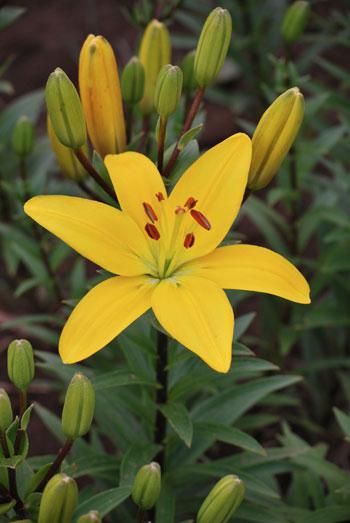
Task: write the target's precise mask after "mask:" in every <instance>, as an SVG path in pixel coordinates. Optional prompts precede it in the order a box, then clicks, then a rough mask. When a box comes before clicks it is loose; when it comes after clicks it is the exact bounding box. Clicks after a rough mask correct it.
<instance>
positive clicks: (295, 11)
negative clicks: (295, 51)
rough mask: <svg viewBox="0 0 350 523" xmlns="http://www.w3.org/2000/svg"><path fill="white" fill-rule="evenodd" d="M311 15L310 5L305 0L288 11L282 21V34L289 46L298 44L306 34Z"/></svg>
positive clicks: (298, 2)
mask: <svg viewBox="0 0 350 523" xmlns="http://www.w3.org/2000/svg"><path fill="white" fill-rule="evenodd" d="M309 15H310V4H309V2H304V1H303V0H298V1H297V2H294V3H293V4H292V5H291V6H290V7H289V8H288V9H287V11H286V14H285V15H284V18H283V21H282V28H281V34H282V36H283V38H284V40H285V41H286V42H287V43H288V44H292V43H294V42H296V41H297V40H298V38H299V36H301V35H302V33H303V32H304V29H305V26H306V24H307V21H308V18H309Z"/></svg>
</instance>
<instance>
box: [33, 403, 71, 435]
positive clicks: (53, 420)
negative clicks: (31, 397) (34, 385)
mask: <svg viewBox="0 0 350 523" xmlns="http://www.w3.org/2000/svg"><path fill="white" fill-rule="evenodd" d="M35 412H36V413H37V414H38V416H39V418H40V419H41V421H42V422H43V423H44V425H45V426H46V427H47V428H48V429H49V430H50V432H51V433H52V434H53V435H54V436H55V437H56V438H57V439H58V441H60V442H61V443H64V441H65V437H64V435H63V432H62V427H61V420H60V419H59V418H58V417H57V416H56V415H55V414H53V413H52V412H51V411H50V410H49V409H47V408H46V407H43V406H42V405H39V403H35Z"/></svg>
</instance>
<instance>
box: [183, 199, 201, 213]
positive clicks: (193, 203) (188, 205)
mask: <svg viewBox="0 0 350 523" xmlns="http://www.w3.org/2000/svg"><path fill="white" fill-rule="evenodd" d="M197 202H198V200H196V199H195V198H193V196H190V197H189V198H188V199H187V201H186V203H185V205H184V207H186V208H187V210H189V211H190V210H191V209H193V208H194V207H195V206H196V205H197Z"/></svg>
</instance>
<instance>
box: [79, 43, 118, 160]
mask: <svg viewBox="0 0 350 523" xmlns="http://www.w3.org/2000/svg"><path fill="white" fill-rule="evenodd" d="M79 89H80V96H81V101H82V104H83V108H84V112H85V117H86V124H87V128H88V133H89V136H90V140H91V142H92V145H93V146H94V148H95V149H96V151H97V152H98V154H99V155H100V156H101V157H102V158H104V157H105V156H106V154H115V153H121V152H123V151H124V150H125V147H126V134H125V120H124V113H123V104H122V95H121V91H120V84H119V75H118V66H117V61H116V58H115V55H114V52H113V49H112V47H111V45H110V43H109V42H108V41H107V40H106V39H105V38H104V37H103V36H95V35H89V36H88V37H87V39H86V40H85V42H84V44H83V47H82V48H81V51H80V58H79Z"/></svg>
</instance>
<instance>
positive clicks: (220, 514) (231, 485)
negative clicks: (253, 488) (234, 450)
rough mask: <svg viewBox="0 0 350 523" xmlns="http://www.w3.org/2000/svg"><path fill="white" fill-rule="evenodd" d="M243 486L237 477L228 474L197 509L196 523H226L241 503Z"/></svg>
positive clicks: (243, 492) (243, 491)
mask: <svg viewBox="0 0 350 523" xmlns="http://www.w3.org/2000/svg"><path fill="white" fill-rule="evenodd" d="M244 494H245V486H244V483H243V481H241V480H240V479H239V477H238V476H235V475H233V474H230V475H228V476H225V477H223V478H221V479H220V481H218V483H217V484H216V485H215V487H214V488H213V489H212V490H211V491H210V492H209V494H208V496H207V497H206V498H205V500H204V502H203V504H202V506H201V508H200V509H199V512H198V516H197V519H196V522H197V523H213V522H214V521H215V523H227V522H228V521H230V519H231V517H232V515H233V514H234V512H235V511H236V510H237V509H238V507H239V505H240V504H241V503H242V501H243V498H244Z"/></svg>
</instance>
